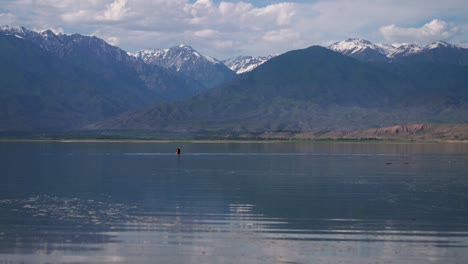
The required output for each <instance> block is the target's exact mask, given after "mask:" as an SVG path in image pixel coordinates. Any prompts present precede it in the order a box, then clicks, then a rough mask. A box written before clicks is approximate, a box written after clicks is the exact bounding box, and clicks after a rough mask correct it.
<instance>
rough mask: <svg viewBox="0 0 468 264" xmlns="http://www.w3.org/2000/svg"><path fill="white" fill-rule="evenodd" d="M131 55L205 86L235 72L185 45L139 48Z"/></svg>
mask: <svg viewBox="0 0 468 264" xmlns="http://www.w3.org/2000/svg"><path fill="white" fill-rule="evenodd" d="M129 54H130V55H131V56H134V57H135V58H137V59H139V60H141V61H143V62H145V63H147V64H152V65H158V66H160V67H163V68H166V69H169V70H172V71H174V72H177V73H181V74H184V75H185V76H187V77H189V78H192V79H193V80H195V81H198V82H200V83H202V84H203V85H204V86H205V87H206V88H210V87H213V86H215V85H217V84H220V83H222V82H225V81H227V80H230V79H232V78H233V77H234V76H235V74H234V72H232V71H231V70H230V69H229V68H227V67H226V66H225V65H224V64H223V63H222V62H221V61H219V60H217V59H215V58H212V57H210V56H206V55H202V54H201V53H199V52H198V51H196V50H195V49H193V48H192V47H190V46H187V45H178V46H175V47H172V48H169V49H162V50H140V51H138V52H136V53H129Z"/></svg>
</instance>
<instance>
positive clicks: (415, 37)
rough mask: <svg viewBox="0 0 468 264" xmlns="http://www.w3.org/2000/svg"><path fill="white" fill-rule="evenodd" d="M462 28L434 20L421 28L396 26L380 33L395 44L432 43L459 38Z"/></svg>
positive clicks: (382, 28)
mask: <svg viewBox="0 0 468 264" xmlns="http://www.w3.org/2000/svg"><path fill="white" fill-rule="evenodd" d="M459 32H460V28H459V27H458V26H456V25H454V24H451V23H447V22H445V21H442V20H440V19H433V20H432V21H431V22H429V23H427V24H424V25H423V26H421V27H416V28H415V27H407V28H404V27H399V26H396V25H394V24H392V25H388V26H384V27H381V28H380V33H381V34H382V35H383V36H384V37H385V39H387V40H389V41H395V42H420V43H425V42H431V41H437V40H450V39H452V38H453V37H454V36H457V35H458V33H459Z"/></svg>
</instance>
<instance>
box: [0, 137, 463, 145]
mask: <svg viewBox="0 0 468 264" xmlns="http://www.w3.org/2000/svg"><path fill="white" fill-rule="evenodd" d="M8 142H31V143H34V142H37V143H40V142H51V143H194V144H196V143H205V144H210V143H213V144H215V143H218V144H219V143H239V144H246V143H265V144H268V143H269V144H272V143H297V144H299V143H349V144H357V143H373V144H468V140H453V139H395V138H390V139H382V138H376V139H358V138H356V139H352V138H342V139H340V138H338V139H296V138H291V139H287V138H279V139H261V138H260V139H139V138H125V139H123V138H122V139H104V138H103V139H101V138H89V139H79V138H70V139H63V138H42V139H37V138H0V143H8Z"/></svg>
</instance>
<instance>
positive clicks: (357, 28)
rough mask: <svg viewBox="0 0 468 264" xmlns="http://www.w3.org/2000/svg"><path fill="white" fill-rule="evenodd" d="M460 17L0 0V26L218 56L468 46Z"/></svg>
mask: <svg viewBox="0 0 468 264" xmlns="http://www.w3.org/2000/svg"><path fill="white" fill-rule="evenodd" d="M258 3H262V5H259V4H258ZM467 13H468V3H467V2H466V0H446V1H439V0H414V1H407V0H394V1H386V0H353V1H344V0H314V1H304V0H289V1H288V0H285V1H254V0H197V1H195V0H151V1H148V0H131V1H129V0H80V1H76V0H40V1H36V0H3V1H2V4H1V5H0V23H3V24H11V25H16V26H25V27H28V28H32V29H44V28H60V29H63V31H64V32H65V33H69V34H70V33H80V34H86V35H91V34H95V35H96V36H98V37H101V38H103V39H104V40H107V41H110V42H112V44H114V45H116V44H118V45H119V46H120V47H122V48H123V49H125V50H128V51H132V52H133V51H136V50H139V49H143V48H155V49H157V48H167V47H170V46H175V45H178V44H180V43H184V44H189V45H191V46H193V47H194V48H196V49H198V50H199V51H200V52H202V53H204V54H206V55H210V56H214V57H217V58H219V59H223V58H228V57H234V56H237V55H267V54H269V53H281V52H285V51H288V50H291V49H296V48H305V47H308V46H311V45H316V44H320V43H330V42H331V41H335V40H343V39H345V38H347V37H361V38H366V39H369V40H371V41H374V42H381V41H387V40H392V41H416V39H417V40H418V41H419V40H421V41H422V40H424V41H430V40H433V39H444V40H449V41H451V42H455V43H460V42H463V41H464V42H467V41H468V29H467V26H466V25H468V17H467V16H466V14H467ZM437 17H439V18H443V20H435V22H434V20H433V19H434V18H437ZM431 20H432V21H431ZM427 21H431V22H430V23H427ZM424 23H427V24H426V25H424ZM402 25H417V26H416V27H414V28H413V27H404V26H402ZM457 28H458V30H457Z"/></svg>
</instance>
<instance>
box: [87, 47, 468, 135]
mask: <svg viewBox="0 0 468 264" xmlns="http://www.w3.org/2000/svg"><path fill="white" fill-rule="evenodd" d="M311 62H312V63H311ZM388 65H389V66H386V65H384V66H382V65H375V64H372V63H367V62H363V61H359V60H356V59H353V58H350V57H348V56H345V55H342V54H340V53H337V52H334V51H331V50H328V49H326V48H323V47H320V46H312V47H310V48H307V49H302V50H295V51H290V52H287V53H285V54H282V55H279V56H277V57H275V58H272V59H270V60H269V61H267V62H265V63H264V64H262V65H261V66H259V67H258V68H256V69H254V70H253V71H251V72H248V73H245V74H242V75H239V76H238V77H237V78H235V79H233V80H232V81H230V82H228V83H225V84H223V85H221V86H218V87H215V88H213V89H211V90H209V91H207V92H205V93H203V94H200V95H197V96H195V97H193V98H192V99H189V100H185V101H179V102H177V103H175V104H168V103H164V104H160V105H156V106H154V107H150V108H148V109H146V110H144V111H139V112H133V113H127V114H125V115H124V116H120V117H118V118H115V119H111V120H108V121H106V122H103V123H100V124H96V125H94V126H92V127H91V128H94V129H114V130H115V129H117V130H118V129H124V130H125V129H132V128H137V129H143V130H155V131H156V130H166V131H167V130H170V131H187V132H190V131H199V130H206V131H218V130H219V131H237V132H241V131H251V132H252V131H253V132H255V131H257V132H260V131H319V130H355V129H366V128H371V127H382V126H391V125H396V124H401V123H408V124H410V123H419V122H442V123H443V122H467V121H468V117H467V114H466V113H467V111H466V110H468V96H467V94H466V93H465V91H466V90H465V88H466V87H467V85H468V80H467V79H466V78H465V77H464V76H466V74H467V73H468V67H467V66H458V65H451V66H447V65H432V64H429V65H423V66H424V67H422V66H421V67H420V68H419V69H416V70H414V69H412V68H413V67H412V66H413V65H407V66H405V65H403V66H398V65H392V64H388ZM401 67H404V69H402V68H401ZM418 70H419V71H418ZM408 71H414V75H413V74H408ZM431 78H435V79H436V80H438V81H437V82H434V80H431Z"/></svg>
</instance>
